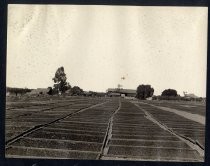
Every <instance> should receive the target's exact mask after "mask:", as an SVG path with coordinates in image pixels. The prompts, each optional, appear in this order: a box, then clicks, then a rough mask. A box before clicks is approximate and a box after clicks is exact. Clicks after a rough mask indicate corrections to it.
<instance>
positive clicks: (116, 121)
mask: <svg viewBox="0 0 210 166" xmlns="http://www.w3.org/2000/svg"><path fill="white" fill-rule="evenodd" d="M91 101H92V102H94V100H91ZM95 102H96V101H95ZM99 102H100V103H99ZM81 103H83V105H81V104H76V103H75V104H73V105H68V106H65V107H58V108H55V110H54V111H52V110H47V111H42V114H38V115H40V116H41V115H42V116H43V114H45V113H47V115H49V114H52V115H54V116H55V117H56V118H55V119H53V120H51V119H50V116H46V117H45V118H44V117H42V118H43V120H42V121H44V120H45V119H50V120H49V122H47V123H41V124H38V125H35V126H33V127H31V128H30V129H28V130H26V131H25V132H21V133H20V134H19V135H17V136H16V137H14V138H12V139H9V140H7V142H6V157H10V158H19V157H21V158H59V159H62V158H68V159H100V160H107V159H108V160H144V161H145V160H149V161H157V160H158V161H203V157H202V156H201V155H200V154H199V153H198V151H197V150H196V149H193V148H192V147H191V146H189V145H188V144H187V143H186V142H185V141H184V140H182V139H180V138H179V137H178V136H177V135H174V134H172V133H171V132H170V131H169V130H167V129H166V128H164V127H163V126H161V125H160V124H158V123H157V122H155V120H154V119H151V118H148V114H147V113H146V112H145V111H144V110H142V107H141V106H140V107H141V108H139V107H138V106H136V105H134V104H133V103H131V102H129V101H127V100H124V99H112V100H108V101H105V102H102V101H98V103H95V104H94V103H92V105H89V106H87V105H86V107H85V108H84V105H85V104H84V101H83V102H81ZM87 103H88V102H87ZM59 112H63V115H62V116H60V117H58V113H59ZM67 112H68V114H67ZM35 118H40V117H39V116H36V117H35ZM20 123H22V122H20ZM39 123H40V122H39ZM34 124H36V123H35V122H34Z"/></svg>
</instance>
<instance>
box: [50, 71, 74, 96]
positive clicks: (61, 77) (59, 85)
mask: <svg viewBox="0 0 210 166" xmlns="http://www.w3.org/2000/svg"><path fill="white" fill-rule="evenodd" d="M66 80H67V78H66V74H65V72H64V67H60V68H58V69H57V71H56V72H55V77H54V78H53V81H54V83H55V84H54V89H55V91H56V92H57V93H64V92H65V91H66V90H68V89H69V88H70V85H69V83H67V82H66Z"/></svg>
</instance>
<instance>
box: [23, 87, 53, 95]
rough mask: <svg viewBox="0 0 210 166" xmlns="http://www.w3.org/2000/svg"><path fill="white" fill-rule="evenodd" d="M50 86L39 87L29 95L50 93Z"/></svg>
mask: <svg viewBox="0 0 210 166" xmlns="http://www.w3.org/2000/svg"><path fill="white" fill-rule="evenodd" d="M49 91H50V88H37V89H34V90H32V91H31V92H28V93H27V95H30V96H39V95H48V93H49Z"/></svg>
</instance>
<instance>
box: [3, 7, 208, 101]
mask: <svg viewBox="0 0 210 166" xmlns="http://www.w3.org/2000/svg"><path fill="white" fill-rule="evenodd" d="M207 12H208V8H207V7H149V6H147V7H145V6H144V7H142V6H103V5H102V6H96V5H90V6H85V5H17V4H16V5H14V4H10V5H9V7H8V32H7V33H8V34H7V79H6V83H7V86H9V87H20V88H25V87H27V88H47V87H49V86H53V81H52V78H53V77H54V74H55V72H56V70H57V68H59V67H61V66H63V67H64V70H65V73H66V75H67V81H68V82H69V83H70V85H71V86H79V87H81V88H82V89H83V90H87V91H88V90H93V91H101V92H105V91H106V89H108V88H116V87H117V85H118V84H121V85H122V86H123V88H127V89H136V88H137V86H138V85H140V84H150V85H151V86H152V87H153V88H154V91H155V92H154V94H155V95H160V94H161V92H162V91H163V90H165V89H168V88H171V89H176V90H177V92H178V93H179V94H180V95H183V91H187V92H188V93H194V94H196V95H198V96H201V97H205V96H206V74H207V72H206V71H207V15H208V13H207ZM122 77H124V78H125V79H124V80H123V79H121V78H122Z"/></svg>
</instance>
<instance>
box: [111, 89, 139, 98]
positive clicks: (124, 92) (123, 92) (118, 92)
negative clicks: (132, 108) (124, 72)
mask: <svg viewBox="0 0 210 166" xmlns="http://www.w3.org/2000/svg"><path fill="white" fill-rule="evenodd" d="M107 96H110V97H113V96H116V97H119V96H122V97H135V96H136V90H133V89H120V88H109V89H107Z"/></svg>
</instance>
